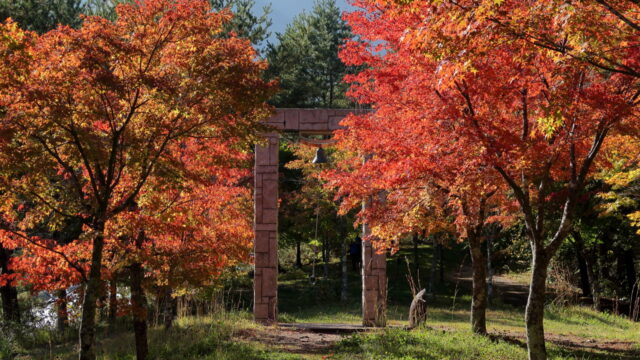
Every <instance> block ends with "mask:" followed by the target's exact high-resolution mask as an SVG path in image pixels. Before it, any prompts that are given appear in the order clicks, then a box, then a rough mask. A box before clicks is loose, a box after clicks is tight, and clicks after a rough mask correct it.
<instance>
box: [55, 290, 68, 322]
mask: <svg viewBox="0 0 640 360" xmlns="http://www.w3.org/2000/svg"><path fill="white" fill-rule="evenodd" d="M56 296H57V297H58V302H57V304H56V312H57V315H58V317H57V322H56V327H57V328H58V331H60V332H64V331H65V330H66V329H67V324H68V323H69V314H68V309H67V290H65V289H61V290H58V291H57V292H56Z"/></svg>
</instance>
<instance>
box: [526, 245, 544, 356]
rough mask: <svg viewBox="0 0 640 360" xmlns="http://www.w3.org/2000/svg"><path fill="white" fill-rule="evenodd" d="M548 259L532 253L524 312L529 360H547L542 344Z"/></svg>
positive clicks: (538, 253)
mask: <svg viewBox="0 0 640 360" xmlns="http://www.w3.org/2000/svg"><path fill="white" fill-rule="evenodd" d="M549 258H550V257H549V256H548V255H546V254H545V253H544V252H543V251H540V250H535V251H534V253H533V260H532V262H533V269H532V272H531V285H530V287H529V298H528V301H527V308H526V310H525V323H526V326H527V345H528V346H527V348H528V351H529V360H546V359H547V348H546V346H545V342H544V302H545V292H546V288H547V270H548V267H549Z"/></svg>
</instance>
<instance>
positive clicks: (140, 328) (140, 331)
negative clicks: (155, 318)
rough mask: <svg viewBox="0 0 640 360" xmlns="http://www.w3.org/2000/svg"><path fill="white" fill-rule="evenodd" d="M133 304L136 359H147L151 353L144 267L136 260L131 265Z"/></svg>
mask: <svg viewBox="0 0 640 360" xmlns="http://www.w3.org/2000/svg"><path fill="white" fill-rule="evenodd" d="M130 271H131V305H132V307H133V332H134V335H135V343H136V359H137V360H145V359H146V358H147V355H148V354H149V349H148V345H147V307H146V305H147V299H146V296H145V294H144V289H143V288H142V279H143V278H144V269H143V268H142V264H140V263H139V262H136V263H134V264H132V265H131V270H130Z"/></svg>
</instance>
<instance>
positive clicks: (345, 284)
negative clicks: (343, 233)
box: [340, 243, 349, 302]
mask: <svg viewBox="0 0 640 360" xmlns="http://www.w3.org/2000/svg"><path fill="white" fill-rule="evenodd" d="M347 247H348V244H346V243H344V244H342V256H341V257H340V267H341V269H342V286H341V289H340V301H342V302H346V301H347V294H348V290H349V273H348V272H347Z"/></svg>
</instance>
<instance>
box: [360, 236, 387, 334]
mask: <svg viewBox="0 0 640 360" xmlns="http://www.w3.org/2000/svg"><path fill="white" fill-rule="evenodd" d="M370 233H371V231H370V229H369V227H368V225H367V224H364V225H362V239H363V240H362V325H363V326H375V327H384V326H386V324H387V253H386V249H385V251H383V252H382V253H380V254H379V253H377V252H376V249H375V248H374V247H373V244H372V243H371V241H367V240H366V239H367V236H369V234H370Z"/></svg>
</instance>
